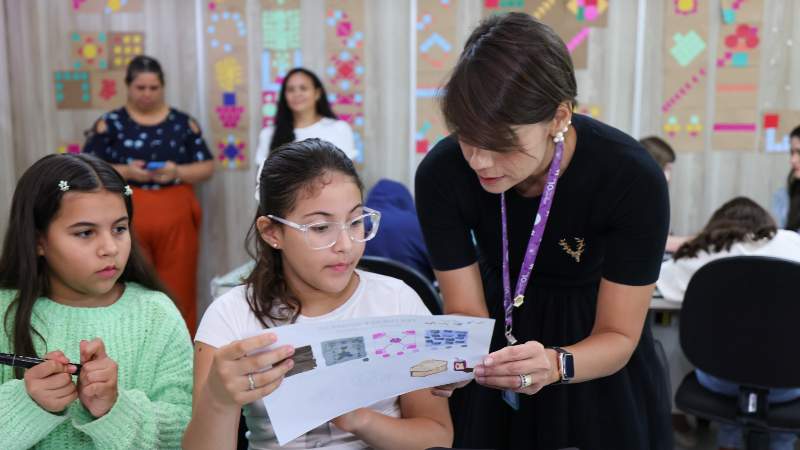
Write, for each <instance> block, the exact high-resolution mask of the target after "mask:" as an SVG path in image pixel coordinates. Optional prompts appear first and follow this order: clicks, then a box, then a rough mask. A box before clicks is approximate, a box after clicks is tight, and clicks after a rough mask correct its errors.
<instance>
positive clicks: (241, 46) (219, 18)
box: [206, 2, 247, 53]
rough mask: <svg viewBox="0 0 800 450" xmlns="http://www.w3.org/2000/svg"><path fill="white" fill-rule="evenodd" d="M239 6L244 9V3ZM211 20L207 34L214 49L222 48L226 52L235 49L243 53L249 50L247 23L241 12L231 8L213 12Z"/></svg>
mask: <svg viewBox="0 0 800 450" xmlns="http://www.w3.org/2000/svg"><path fill="white" fill-rule="evenodd" d="M230 3H231V4H232V3H233V2H230ZM227 6H230V5H227ZM237 6H242V9H243V6H244V5H243V4H240V5H237ZM209 21H210V24H209V25H208V26H207V27H206V34H207V36H208V38H209V39H210V40H209V41H208V45H209V46H210V47H211V50H212V51H219V50H222V51H223V52H224V53H231V52H233V51H234V49H236V50H237V52H242V53H243V52H246V51H247V38H246V36H247V25H246V22H245V20H244V17H243V15H242V14H241V13H239V12H237V11H230V10H228V11H221V12H213V13H211V14H210V15H209Z"/></svg>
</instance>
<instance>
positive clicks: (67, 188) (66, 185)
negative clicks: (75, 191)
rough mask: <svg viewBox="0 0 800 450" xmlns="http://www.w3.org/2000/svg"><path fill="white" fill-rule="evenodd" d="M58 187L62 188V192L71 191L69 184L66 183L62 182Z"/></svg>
mask: <svg viewBox="0 0 800 450" xmlns="http://www.w3.org/2000/svg"><path fill="white" fill-rule="evenodd" d="M58 187H60V188H61V190H62V191H64V192H67V191H68V190H69V184H67V182H66V181H61V182H59V183H58Z"/></svg>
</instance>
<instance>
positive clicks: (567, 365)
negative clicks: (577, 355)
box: [561, 353, 575, 380]
mask: <svg viewBox="0 0 800 450" xmlns="http://www.w3.org/2000/svg"><path fill="white" fill-rule="evenodd" d="M561 361H562V364H563V365H562V367H564V378H566V379H567V380H571V379H572V378H574V377H575V365H574V364H573V363H572V353H567V354H565V355H562V356H561Z"/></svg>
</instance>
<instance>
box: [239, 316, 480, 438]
mask: <svg viewBox="0 0 800 450" xmlns="http://www.w3.org/2000/svg"><path fill="white" fill-rule="evenodd" d="M493 328H494V319H484V318H475V317H465V316H385V317H365V318H361V319H348V320H338V321H329V322H305V323H297V324H293V325H285V326H282V327H277V328H269V329H266V330H262V331H258V332H252V333H246V334H245V335H244V336H242V338H248V337H252V336H256V335H259V334H262V333H274V334H275V335H276V336H277V337H278V339H277V341H276V343H275V344H273V345H271V346H269V347H267V348H265V349H262V350H261V351H268V350H273V349H276V348H279V347H282V346H284V345H292V346H293V347H295V349H296V351H295V354H294V355H292V357H291V358H292V359H293V360H294V361H295V366H294V368H293V369H292V370H291V371H290V372H289V373H288V374H287V376H286V378H284V380H283V382H282V383H281V386H280V387H278V389H276V390H275V391H274V392H273V393H272V394H270V395H268V396H266V397H264V399H263V402H264V405H265V406H266V408H267V412H268V413H269V418H270V422H271V423H272V426H273V428H274V430H275V435H276V436H277V438H278V442H279V443H280V445H284V444H286V443H287V442H289V441H291V440H293V439H295V438H297V437H299V436H301V435H303V434H304V433H306V432H308V431H310V430H313V429H315V428H317V427H318V426H320V425H322V424H324V423H326V422H328V421H330V420H331V419H334V418H336V417H338V416H340V415H342V414H345V413H347V412H350V411H353V410H355V409H358V408H363V407H366V406H370V405H372V404H374V403H377V402H378V401H380V400H384V399H388V398H392V397H396V396H398V395H402V394H405V393H408V392H412V391H416V390H419V389H425V388H430V387H433V386H440V385H443V384H448V383H455V382H458V381H465V380H470V379H472V378H474V374H473V373H472V368H474V367H475V366H476V365H477V364H481V363H482V361H483V358H484V357H485V356H486V355H487V354H489V344H490V343H491V340H492V330H493ZM259 352H260V351H259ZM259 352H255V353H259ZM298 368H299V369H298Z"/></svg>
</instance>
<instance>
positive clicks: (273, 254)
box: [245, 139, 364, 328]
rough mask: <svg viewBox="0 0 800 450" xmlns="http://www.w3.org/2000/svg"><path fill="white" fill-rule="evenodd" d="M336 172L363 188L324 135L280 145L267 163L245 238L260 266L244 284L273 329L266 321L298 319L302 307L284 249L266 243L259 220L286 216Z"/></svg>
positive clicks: (252, 306)
mask: <svg viewBox="0 0 800 450" xmlns="http://www.w3.org/2000/svg"><path fill="white" fill-rule="evenodd" d="M337 174H338V175H344V176H346V177H349V178H351V179H352V180H353V183H355V184H356V185H357V186H358V188H359V189H360V190H361V191H362V192H363V191H364V185H363V184H362V183H361V180H360V179H359V178H358V173H356V168H355V166H354V165H353V162H352V161H350V159H349V158H348V157H347V155H345V154H344V152H343V151H341V150H339V149H338V148H336V147H335V146H334V145H333V144H331V143H329V142H326V141H322V140H319V139H306V140H304V141H300V142H294V143H290V144H285V145H283V146H281V147H278V148H277V149H275V150H273V151H272V153H270V155H269V157H268V158H267V160H266V162H265V163H264V169H263V170H262V171H261V179H260V180H259V183H260V186H259V189H260V192H259V195H260V196H261V200H260V201H259V206H258V211H257V212H256V217H255V219H254V220H253V224H252V225H251V227H250V231H249V232H248V233H247V239H246V241H245V246H246V248H247V252H248V253H249V254H250V256H251V257H253V259H255V261H256V266H255V268H253V272H251V273H250V276H249V277H247V279H246V280H245V285H246V286H247V302H248V303H249V304H250V309H251V310H252V311H253V314H255V315H256V317H258V320H259V321H260V322H261V324H262V325H263V326H264V327H266V328H269V324H268V323H267V321H266V319H269V320H271V321H273V322H284V321H289V322H291V323H294V321H295V320H296V319H297V316H298V315H299V314H300V310H301V305H300V301H299V300H298V299H297V298H296V297H295V296H293V295H292V294H291V293H290V292H289V291H288V288H287V285H286V279H285V278H284V273H283V260H282V255H281V251H280V250H278V249H274V248H272V247H270V246H269V244H267V243H266V242H265V241H264V239H263V238H262V237H261V233H260V230H259V229H258V226H257V224H256V221H257V220H258V218H259V217H265V216H267V215H273V216H275V217H281V218H284V217H286V216H287V215H288V214H289V213H291V212H292V210H293V209H294V207H295V205H296V204H297V200H298V199H299V198H300V196H301V194H311V195H314V194H315V193H317V192H318V191H319V189H321V188H322V187H323V186H324V185H326V184H328V183H330V182H331V181H332V178H333V176H334V175H337ZM274 226H276V227H282V224H281V223H279V222H275V224H274ZM276 306H277V308H276Z"/></svg>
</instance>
